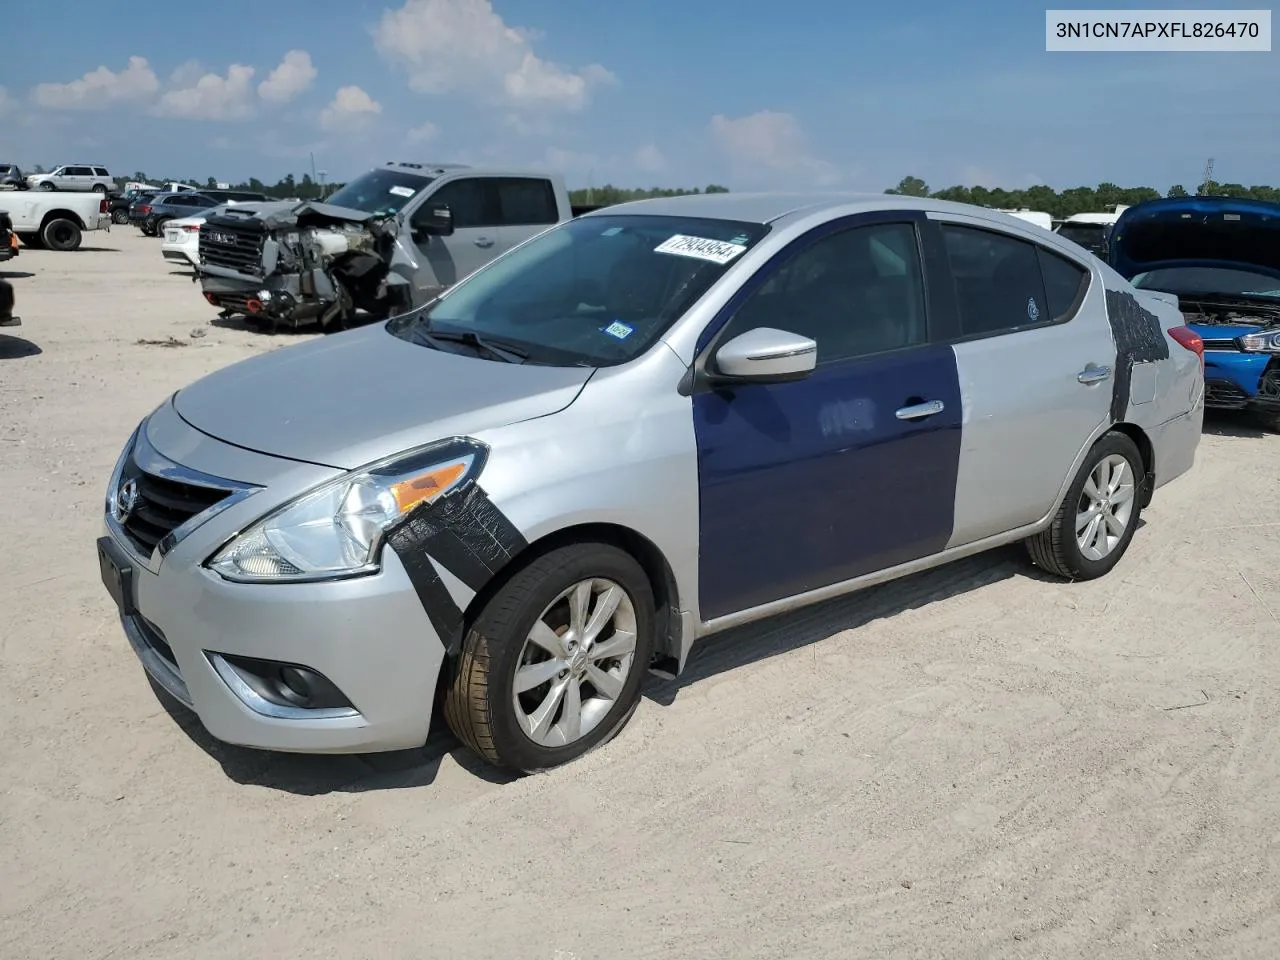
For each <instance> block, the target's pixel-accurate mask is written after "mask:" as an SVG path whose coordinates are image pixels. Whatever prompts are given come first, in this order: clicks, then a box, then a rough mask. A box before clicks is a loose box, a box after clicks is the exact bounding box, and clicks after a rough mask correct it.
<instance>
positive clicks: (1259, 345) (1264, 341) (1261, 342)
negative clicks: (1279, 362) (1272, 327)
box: [1236, 331, 1280, 353]
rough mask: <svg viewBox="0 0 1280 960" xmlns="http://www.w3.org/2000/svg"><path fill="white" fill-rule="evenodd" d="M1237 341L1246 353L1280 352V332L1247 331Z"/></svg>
mask: <svg viewBox="0 0 1280 960" xmlns="http://www.w3.org/2000/svg"><path fill="white" fill-rule="evenodd" d="M1236 343H1238V344H1240V349H1241V350H1243V351H1245V352H1246V353H1280V332H1277V331H1270V332H1267V333H1246V334H1245V335H1244V336H1243V337H1238V338H1237V339H1236Z"/></svg>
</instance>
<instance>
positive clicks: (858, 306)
mask: <svg viewBox="0 0 1280 960" xmlns="http://www.w3.org/2000/svg"><path fill="white" fill-rule="evenodd" d="M924 304H925V300H924V284H923V282H922V279H921V270H920V256H919V249H918V246H917V243H916V230H915V227H914V226H912V225H911V224H907V223H888V224H875V225H871V226H864V227H853V228H851V229H848V230H843V231H841V232H839V233H836V234H832V235H831V236H828V237H824V238H822V239H821V240H818V241H816V242H814V243H812V244H810V245H809V246H807V247H805V248H804V249H802V250H800V251H799V252H798V253H796V254H795V255H793V256H792V257H791V258H790V259H788V260H787V261H786V262H785V263H783V264H782V266H780V267H779V268H778V269H777V271H776V272H775V273H774V274H773V276H772V277H770V278H769V280H768V281H767V282H766V283H765V284H764V285H763V286H762V287H760V288H759V289H758V290H756V291H755V292H754V293H752V294H751V296H750V297H749V298H748V300H747V301H746V303H744V304H743V305H742V307H741V308H740V309H739V310H738V312H737V313H736V314H734V317H733V319H732V320H731V321H730V324H731V332H730V334H729V335H730V336H734V335H736V334H738V333H745V332H746V331H747V330H751V329H754V328H755V327H775V328H777V329H780V330H786V331H789V332H791V333H798V334H800V335H801V336H805V337H809V338H810V339H812V340H813V341H814V342H816V343H817V345H818V360H817V362H818V363H819V364H826V363H836V362H839V361H841V360H849V359H853V358H855V357H863V356H868V355H870V354H875V353H883V352H885V351H887V350H898V349H901V348H903V347H910V346H916V345H918V344H922V343H924V342H925V340H926V339H927V336H928V327H927V323H926V318H925V305H924Z"/></svg>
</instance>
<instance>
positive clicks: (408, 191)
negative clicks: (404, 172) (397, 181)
mask: <svg viewBox="0 0 1280 960" xmlns="http://www.w3.org/2000/svg"><path fill="white" fill-rule="evenodd" d="M387 192H388V193H393V194H395V195H396V196H397V197H412V196H413V195H414V194H415V193H417V191H416V190H414V189H413V187H392V188H391V189H390V190H388V191H387Z"/></svg>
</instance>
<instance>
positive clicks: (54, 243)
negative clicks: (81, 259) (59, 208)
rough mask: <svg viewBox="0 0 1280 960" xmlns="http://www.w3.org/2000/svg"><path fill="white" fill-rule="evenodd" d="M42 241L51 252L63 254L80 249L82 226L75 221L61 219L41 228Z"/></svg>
mask: <svg viewBox="0 0 1280 960" xmlns="http://www.w3.org/2000/svg"><path fill="white" fill-rule="evenodd" d="M40 239H41V240H43V241H44V245H45V246H46V247H47V248H48V249H50V250H58V251H61V252H63V253H67V252H70V251H72V250H79V249H80V226H79V224H77V223H76V222H75V221H74V220H66V219H64V218H61V217H59V218H58V219H55V220H50V221H49V222H48V223H46V224H45V225H44V226H43V227H41V228H40Z"/></svg>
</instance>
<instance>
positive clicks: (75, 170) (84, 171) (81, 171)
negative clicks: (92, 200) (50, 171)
mask: <svg viewBox="0 0 1280 960" xmlns="http://www.w3.org/2000/svg"><path fill="white" fill-rule="evenodd" d="M63 172H64V173H65V174H66V175H67V176H68V177H91V176H93V171H92V170H90V169H89V168H88V167H67V169H66V170H65V171H63Z"/></svg>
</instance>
